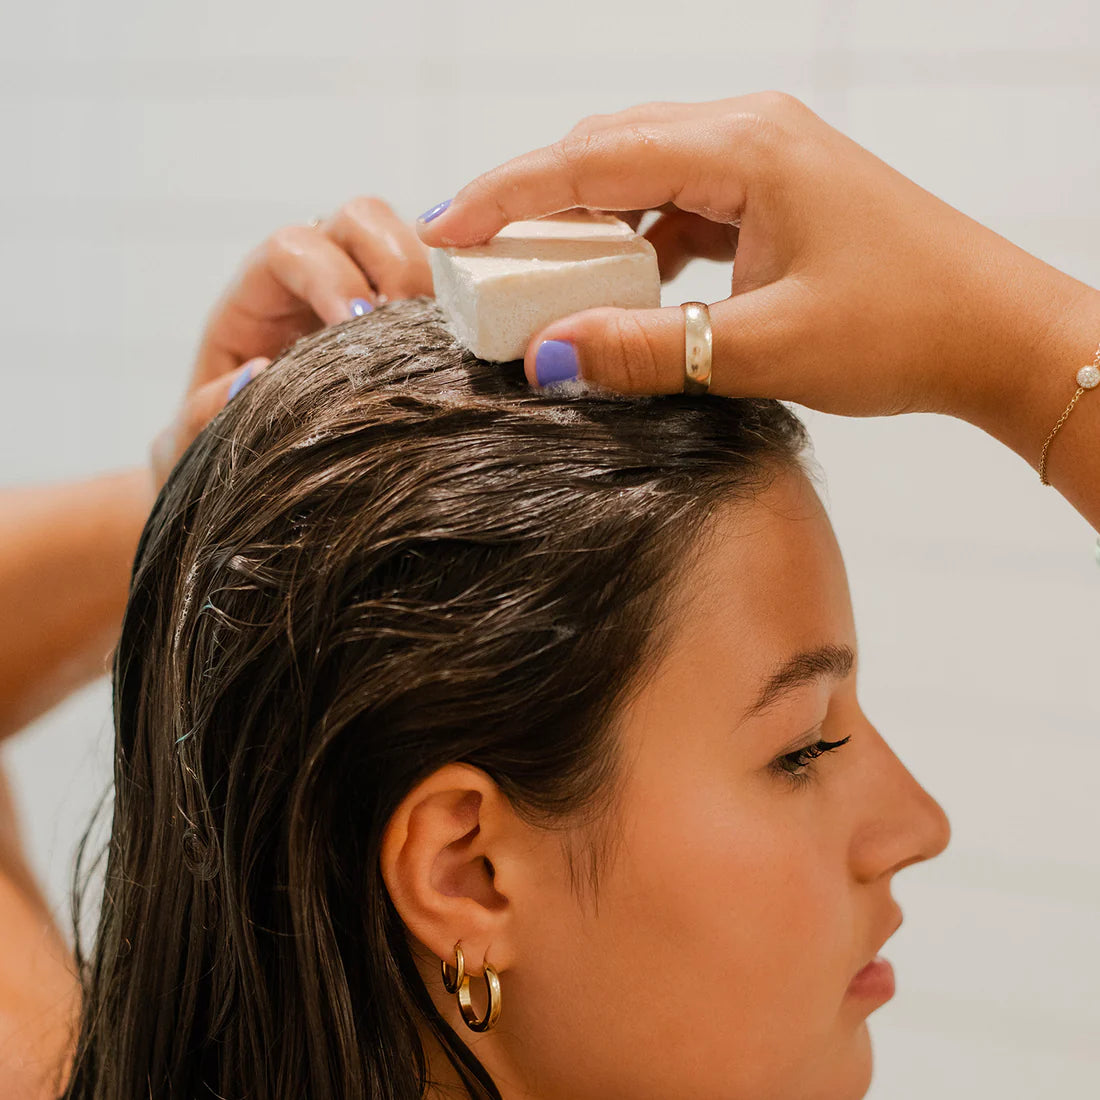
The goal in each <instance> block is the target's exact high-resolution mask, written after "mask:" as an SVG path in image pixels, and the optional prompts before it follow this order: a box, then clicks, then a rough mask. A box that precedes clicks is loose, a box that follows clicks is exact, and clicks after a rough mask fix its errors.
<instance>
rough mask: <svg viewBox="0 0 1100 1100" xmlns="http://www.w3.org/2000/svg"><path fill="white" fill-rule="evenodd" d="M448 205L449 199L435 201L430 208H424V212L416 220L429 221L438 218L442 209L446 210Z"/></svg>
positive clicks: (449, 203)
mask: <svg viewBox="0 0 1100 1100" xmlns="http://www.w3.org/2000/svg"><path fill="white" fill-rule="evenodd" d="M450 205H451V200H450V199H444V200H443V201H442V202H437V203H436V204H435V206H433V207H432V208H431V210H425V211H424V213H423V214H421V215H420V217H419V218H417V219H416V220H417V221H420V222H430V221H432V220H433V219H435V218H438V217H439V215H440V214H442V213H443V211H444V210H446V209H447V207H448V206H450Z"/></svg>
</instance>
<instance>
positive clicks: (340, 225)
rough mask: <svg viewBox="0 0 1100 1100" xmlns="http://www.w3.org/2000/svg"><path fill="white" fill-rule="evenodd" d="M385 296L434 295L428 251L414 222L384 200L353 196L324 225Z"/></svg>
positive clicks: (326, 232)
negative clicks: (414, 227)
mask: <svg viewBox="0 0 1100 1100" xmlns="http://www.w3.org/2000/svg"><path fill="white" fill-rule="evenodd" d="M321 229H322V231H323V232H324V233H325V234H326V236H328V237H329V238H330V239H331V240H332V241H334V242H335V243H336V244H338V245H339V246H340V247H341V248H342V249H344V251H345V252H347V253H348V254H349V255H350V256H351V257H352V259H354V260H355V262H356V263H357V264H358V265H359V267H360V268H361V269H362V270H363V272H364V273H365V274H366V276H367V278H368V280H369V281H370V282H371V284H372V285H373V286H374V288H375V290H376V291H377V292H378V293H379V294H381V295H384V296H385V297H386V298H415V297H417V296H419V295H422V294H428V295H430V294H432V293H433V288H432V272H431V267H430V266H429V264H428V250H427V247H426V246H425V245H424V244H423V243H422V242H421V240H420V238H419V237H418V236H417V235H416V231H415V230H414V229H413V227H412V226H411V225H408V224H407V223H406V222H404V221H402V220H401V218H399V217H398V215H397V213H396V212H395V211H394V209H393V207H391V206H390V204H389V203H387V202H385V201H384V200H383V199H379V198H374V197H367V196H364V197H361V198H356V199H352V200H351V201H350V202H348V203H347V204H345V205H344V206H343V207H341V209H340V211H339V212H338V213H337V214H336V215H335V216H334V217H332V218H330V219H329V220H328V221H327V222H325V223H323V224H322V226H321Z"/></svg>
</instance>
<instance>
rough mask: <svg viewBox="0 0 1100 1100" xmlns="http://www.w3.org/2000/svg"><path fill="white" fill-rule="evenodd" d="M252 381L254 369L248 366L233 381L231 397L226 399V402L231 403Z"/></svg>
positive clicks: (230, 391)
mask: <svg viewBox="0 0 1100 1100" xmlns="http://www.w3.org/2000/svg"><path fill="white" fill-rule="evenodd" d="M251 381H252V367H251V366H246V367H244V368H242V369H241V370H240V371H239V372H238V374H237V377H236V378H234V379H233V385H232V386H230V387H229V396H228V397H227V398H226V399H225V400H226V402H227V403H228V402H230V401H232V400H233V398H234V397H236V396H237V394H239V393H240V392H241V390H243V389H244V388H245V386H247V385H248V383H249V382H251Z"/></svg>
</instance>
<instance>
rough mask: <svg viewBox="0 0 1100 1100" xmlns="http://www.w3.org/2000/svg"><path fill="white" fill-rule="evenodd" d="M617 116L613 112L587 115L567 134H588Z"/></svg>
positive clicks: (569, 135)
mask: <svg viewBox="0 0 1100 1100" xmlns="http://www.w3.org/2000/svg"><path fill="white" fill-rule="evenodd" d="M614 117H615V116H614V115H611V114H606V115H585V117H584V118H582V119H581V120H580V122H578V123H577V125H576V126H574V127H573V129H572V130H570V131H569V133H568V134H567V135H566V137H571V136H574V135H577V134H586V133H588V132H589V131H591V130H598V129H600V127H602V126H605V125H606V124H607V123H608V122H609V121H610V120H611V119H613V118H614Z"/></svg>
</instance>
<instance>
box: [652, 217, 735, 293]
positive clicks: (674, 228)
mask: <svg viewBox="0 0 1100 1100" xmlns="http://www.w3.org/2000/svg"><path fill="white" fill-rule="evenodd" d="M739 234H740V230H739V229H738V227H737V226H735V225H725V224H723V223H721V222H712V221H710V220H709V219H707V218H701V217H699V215H698V214H689V213H687V212H686V211H684V210H677V211H675V212H674V213H672V214H662V215H661V217H659V218H658V219H657V220H656V221H655V222H654V223H653V224H652V225H651V226H650V227H649V228H648V229H647V230H646V231H645V233H644V236H645V238H646V240H648V241H649V243H650V244H652V245H653V247H654V248H655V249H656V251H657V266H658V269H659V270H660V272H661V280H662V282H665V281H667V280H669V279H674V278H675V277H676V276H677V275H679V274H680V272H681V271H683V269H684V268H685V267H686V266H687V264H688V263H689V262H690V261H691V260H694V259H704V260H732V259H733V258H734V255H735V253H736V252H737V239H738V236H739Z"/></svg>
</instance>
